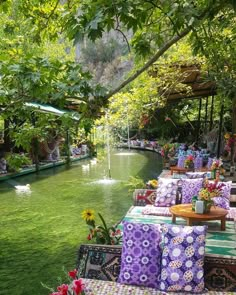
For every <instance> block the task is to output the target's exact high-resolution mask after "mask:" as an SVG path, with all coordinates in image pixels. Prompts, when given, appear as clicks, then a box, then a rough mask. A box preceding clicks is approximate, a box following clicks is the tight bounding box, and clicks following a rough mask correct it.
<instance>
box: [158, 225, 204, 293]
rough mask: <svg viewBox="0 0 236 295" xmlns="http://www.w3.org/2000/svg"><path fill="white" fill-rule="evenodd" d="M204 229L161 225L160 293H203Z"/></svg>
mask: <svg viewBox="0 0 236 295" xmlns="http://www.w3.org/2000/svg"><path fill="white" fill-rule="evenodd" d="M206 230H207V226H179V225H178V226H177V225H172V224H162V232H163V233H164V247H163V252H162V261H161V267H162V269H161V277H160V289H161V291H167V292H168V291H169V292H171V291H183V292H187V293H188V294H190V293H200V292H202V291H203V290H204V270H203V265H204V254H205V239H206Z"/></svg>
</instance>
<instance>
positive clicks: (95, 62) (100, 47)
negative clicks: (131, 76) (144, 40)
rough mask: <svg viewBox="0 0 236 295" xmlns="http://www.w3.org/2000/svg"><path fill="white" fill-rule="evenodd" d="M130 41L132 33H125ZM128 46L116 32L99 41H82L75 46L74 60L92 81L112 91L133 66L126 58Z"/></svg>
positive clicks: (131, 61) (129, 59)
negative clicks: (88, 73) (91, 75)
mask: <svg viewBox="0 0 236 295" xmlns="http://www.w3.org/2000/svg"><path fill="white" fill-rule="evenodd" d="M125 35H126V38H127V40H130V38H131V36H132V33H131V32H128V33H127V32H126V33H125ZM128 53H129V50H128V44H127V42H126V41H125V40H124V38H123V36H122V35H121V34H120V33H118V32H115V31H113V32H110V33H106V34H104V36H103V38H102V39H101V40H98V41H96V42H91V41H88V40H84V41H83V43H77V44H76V50H75V54H76V57H75V60H76V61H77V62H79V63H82V64H83V65H84V67H85V68H87V69H88V70H89V71H90V72H91V73H92V74H93V77H94V81H95V82H97V83H101V84H102V85H103V86H105V87H107V88H109V89H113V88H114V87H116V86H118V85H119V84H120V82H121V81H122V80H123V79H124V76H125V74H126V73H127V72H128V71H130V69H131V68H132V66H133V60H132V58H130V57H128Z"/></svg>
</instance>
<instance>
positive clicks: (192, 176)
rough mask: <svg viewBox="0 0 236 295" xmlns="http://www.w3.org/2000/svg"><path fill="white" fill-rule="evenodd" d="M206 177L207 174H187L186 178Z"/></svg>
mask: <svg viewBox="0 0 236 295" xmlns="http://www.w3.org/2000/svg"><path fill="white" fill-rule="evenodd" d="M206 175H207V173H206V172H186V177H187V178H190V179H195V178H205V177H206Z"/></svg>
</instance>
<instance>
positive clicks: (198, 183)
mask: <svg viewBox="0 0 236 295" xmlns="http://www.w3.org/2000/svg"><path fill="white" fill-rule="evenodd" d="M202 186H203V178H196V179H188V178H185V179H182V203H183V204H189V203H191V202H192V198H193V197H194V196H197V195H198V193H199V191H200V190H201V188H202Z"/></svg>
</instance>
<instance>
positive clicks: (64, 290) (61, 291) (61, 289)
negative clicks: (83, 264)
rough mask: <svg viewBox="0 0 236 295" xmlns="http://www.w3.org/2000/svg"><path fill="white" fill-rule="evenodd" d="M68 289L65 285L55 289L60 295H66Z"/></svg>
mask: <svg viewBox="0 0 236 295" xmlns="http://www.w3.org/2000/svg"><path fill="white" fill-rule="evenodd" d="M68 288H69V286H68V285H65V284H63V285H61V286H58V287H57V290H58V291H59V293H58V294H60V295H67V291H68Z"/></svg>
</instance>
